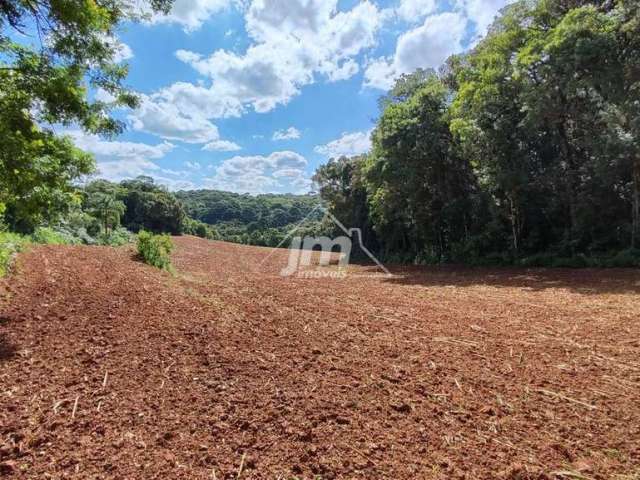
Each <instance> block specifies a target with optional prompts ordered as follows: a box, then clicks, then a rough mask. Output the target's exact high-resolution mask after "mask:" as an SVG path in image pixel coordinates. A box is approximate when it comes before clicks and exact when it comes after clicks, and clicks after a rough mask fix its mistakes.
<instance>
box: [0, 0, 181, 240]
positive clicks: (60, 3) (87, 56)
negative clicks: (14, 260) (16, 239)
mask: <svg viewBox="0 0 640 480" xmlns="http://www.w3.org/2000/svg"><path fill="white" fill-rule="evenodd" d="M170 5H171V1H170V0H152V2H151V4H150V6H151V9H152V10H156V11H167V10H168V8H169V7H170ZM137 18H139V14H138V13H136V12H135V11H134V10H133V9H132V8H131V4H130V3H129V2H128V1H125V0H113V1H112V0H109V1H103V0H98V1H95V0H81V1H75V0H56V1H51V0H35V1H24V0H0V111H2V115H1V116H0V138H2V140H3V146H2V149H0V203H5V204H6V205H7V209H8V211H7V217H8V220H9V222H10V223H11V225H12V226H13V227H14V228H19V229H26V230H28V229H30V228H33V226H34V225H35V224H37V223H38V222H40V221H42V220H44V219H50V217H52V216H55V215H57V214H60V213H63V212H64V211H65V210H66V209H67V208H68V206H69V202H71V201H76V200H77V198H75V197H76V196H75V194H74V189H73V187H72V186H71V182H72V181H73V180H74V179H76V178H78V177H79V176H81V175H85V174H88V173H91V172H92V169H93V165H92V161H91V157H90V156H88V155H86V154H83V153H82V152H80V151H79V150H76V149H75V148H74V147H73V144H72V143H71V141H70V140H69V139H65V138H62V137H58V136H57V135H56V134H55V133H54V131H53V128H52V127H51V125H62V126H69V125H79V126H80V127H82V128H83V129H85V130H87V131H89V132H91V133H101V134H107V135H109V134H115V133H118V132H120V131H121V130H122V127H123V125H122V124H121V123H120V122H118V121H117V120H114V119H113V118H111V117H110V116H109V115H108V112H109V109H110V108H111V107H113V106H116V105H122V106H128V107H134V106H135V105H136V97H135V96H134V95H133V94H131V92H129V91H127V90H126V89H125V88H123V86H122V81H123V79H124V78H125V76H126V75H127V67H126V65H122V64H118V63H117V62H116V55H117V52H118V49H119V48H120V47H119V45H118V43H117V41H116V40H115V39H114V38H115V37H114V33H115V30H116V28H117V27H118V26H119V24H120V23H122V22H123V21H125V20H132V19H133V20H135V19H137ZM21 37H26V38H27V39H28V40H27V42H28V44H20V43H18V42H17V41H16V40H15V39H16V38H21ZM31 39H33V41H31ZM32 44H35V45H36V46H32ZM86 83H88V84H89V85H90V86H91V87H92V88H101V89H103V90H105V91H107V92H109V93H110V94H112V95H113V96H114V98H115V100H114V101H113V102H111V103H104V102H99V101H95V102H90V101H89V100H88V97H87V88H86Z"/></svg>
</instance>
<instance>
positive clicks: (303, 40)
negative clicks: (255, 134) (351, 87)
mask: <svg viewBox="0 0 640 480" xmlns="http://www.w3.org/2000/svg"><path fill="white" fill-rule="evenodd" d="M337 3H338V0H254V1H253V2H251V4H250V5H249V6H248V8H247V9H246V13H245V22H246V30H247V33H248V35H249V37H250V40H251V42H252V43H251V45H250V46H249V47H248V48H247V50H246V51H245V52H244V53H242V54H238V53H235V52H231V51H227V50H217V51H215V52H213V53H212V54H211V55H209V56H203V55H200V54H198V53H195V52H191V51H186V50H179V51H178V52H176V56H177V58H178V59H180V60H182V61H183V62H186V63H187V64H189V65H191V66H192V67H193V68H194V69H195V70H197V71H198V72H199V73H200V74H202V75H205V76H208V77H209V78H210V79H211V80H212V87H211V91H212V92H213V94H214V95H215V97H216V98H218V99H223V100H222V101H223V102H224V103H225V104H227V105H233V106H234V108H243V109H244V108H248V107H250V108H253V109H254V110H255V111H257V112H267V111H269V110H272V109H273V108H275V107H276V106H277V105H279V104H286V103H287V102H288V101H289V100H290V99H291V98H292V97H293V96H295V95H297V94H298V93H299V92H300V88H301V87H303V86H305V85H308V84H311V83H313V82H314V81H315V80H316V77H317V76H318V75H320V76H324V77H325V78H326V79H327V80H328V81H338V80H344V79H347V78H350V77H351V76H352V75H354V74H355V73H356V72H357V71H358V69H359V67H358V64H357V62H356V61H355V59H354V57H356V56H357V55H359V54H360V53H362V52H363V51H365V50H366V49H368V48H370V47H372V46H373V45H374V44H375V37H376V33H377V31H378V29H379V28H380V26H381V24H382V20H383V15H382V13H381V12H380V10H379V9H378V8H377V7H376V6H375V5H374V4H373V3H371V2H370V1H368V0H365V1H362V2H360V3H358V4H357V5H356V6H355V7H354V8H352V9H351V10H348V11H338V10H337Z"/></svg>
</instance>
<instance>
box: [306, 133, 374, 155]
mask: <svg viewBox="0 0 640 480" xmlns="http://www.w3.org/2000/svg"><path fill="white" fill-rule="evenodd" d="M314 150H315V152H316V153H319V154H320V155H324V156H326V157H327V158H339V157H342V156H346V157H353V156H355V155H361V154H363V153H367V152H368V151H369V150H371V130H369V131H367V132H353V133H343V134H342V136H341V137H340V138H338V139H337V140H333V141H332V142H329V143H327V144H326V145H318V146H317V147H315V148H314Z"/></svg>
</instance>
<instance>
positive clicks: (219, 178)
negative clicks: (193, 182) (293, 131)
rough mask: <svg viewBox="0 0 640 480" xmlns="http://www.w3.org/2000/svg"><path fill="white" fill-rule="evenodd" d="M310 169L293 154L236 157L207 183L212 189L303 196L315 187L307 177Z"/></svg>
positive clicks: (225, 162) (300, 157) (220, 167)
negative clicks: (283, 192) (310, 186)
mask: <svg viewBox="0 0 640 480" xmlns="http://www.w3.org/2000/svg"><path fill="white" fill-rule="evenodd" d="M306 166H307V160H306V159H305V158H304V157H303V156H302V155H300V154H298V153H296V152H291V151H283V152H273V153H272V154H270V155H268V156H263V155H253V156H236V157H233V158H230V159H228V160H225V161H223V162H222V163H221V164H220V165H219V166H217V167H215V171H214V174H213V176H212V177H210V178H208V179H206V181H205V183H206V185H207V186H209V187H211V188H217V189H222V190H229V191H233V192H240V193H265V192H269V191H299V192H303V191H306V190H305V189H308V187H309V185H310V183H311V182H310V180H309V178H308V176H307V175H306V174H305V168H306Z"/></svg>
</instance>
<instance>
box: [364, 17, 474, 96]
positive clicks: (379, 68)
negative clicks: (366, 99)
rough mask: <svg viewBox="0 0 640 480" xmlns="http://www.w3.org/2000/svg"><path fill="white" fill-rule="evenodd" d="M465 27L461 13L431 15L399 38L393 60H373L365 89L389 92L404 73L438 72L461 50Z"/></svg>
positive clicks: (368, 67) (366, 75) (368, 68)
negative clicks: (439, 68) (430, 69)
mask: <svg viewBox="0 0 640 480" xmlns="http://www.w3.org/2000/svg"><path fill="white" fill-rule="evenodd" d="M466 27H467V20H466V18H465V17H464V16H463V15H461V14H460V13H454V12H446V13H440V14H438V15H432V16H430V17H428V18H427V19H425V21H424V23H423V24H422V25H421V26H419V27H417V28H414V29H412V30H409V31H408V32H405V33H404V34H402V35H401V36H400V38H398V43H397V44H396V51H395V54H394V55H393V57H392V58H385V57H382V58H378V59H376V60H373V61H372V62H371V63H370V64H369V65H368V66H367V69H366V71H365V85H366V86H368V87H372V88H379V89H381V90H388V89H390V88H391V87H392V86H393V83H394V80H395V79H396V78H398V77H399V76H400V75H402V74H403V73H410V72H413V71H415V70H416V69H418V68H437V67H439V66H440V65H441V64H442V63H443V62H444V61H445V60H446V59H447V58H448V57H449V56H451V55H453V54H455V53H459V52H461V51H462V50H463V46H462V40H463V37H464V35H465V31H466Z"/></svg>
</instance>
